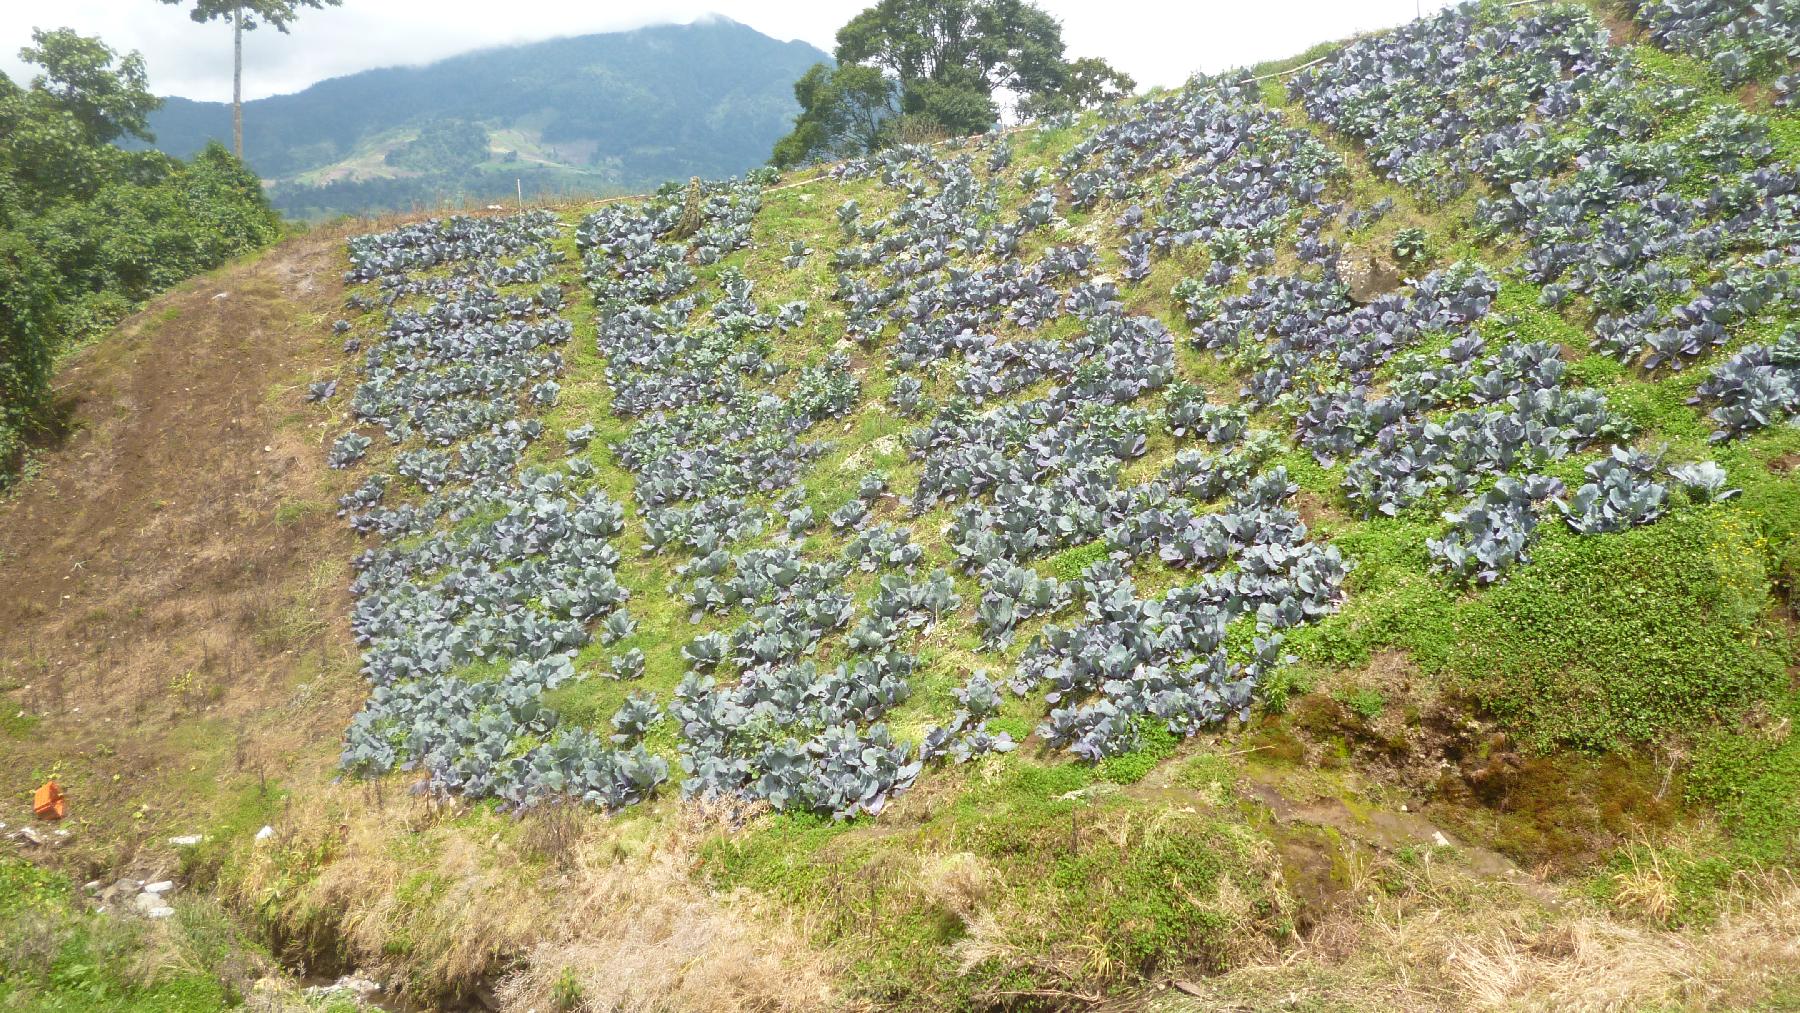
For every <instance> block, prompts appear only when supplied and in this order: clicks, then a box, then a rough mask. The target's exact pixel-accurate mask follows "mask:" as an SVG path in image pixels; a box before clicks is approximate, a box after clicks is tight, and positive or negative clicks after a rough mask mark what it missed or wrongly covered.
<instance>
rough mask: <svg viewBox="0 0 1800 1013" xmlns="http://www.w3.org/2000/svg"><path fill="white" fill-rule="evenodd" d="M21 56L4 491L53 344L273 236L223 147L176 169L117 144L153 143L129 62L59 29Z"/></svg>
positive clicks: (3, 346) (1, 405)
mask: <svg viewBox="0 0 1800 1013" xmlns="http://www.w3.org/2000/svg"><path fill="white" fill-rule="evenodd" d="M20 55H21V56H22V57H24V59H26V60H27V61H29V62H31V63H33V64H35V65H36V66H37V67H38V68H40V72H39V73H38V74H36V75H35V76H33V78H32V79H31V83H30V85H29V86H28V87H21V86H19V85H18V84H17V83H15V82H13V81H12V80H11V79H9V78H8V77H7V76H6V75H5V74H0V480H3V477H4V473H5V471H6V469H7V466H8V464H9V463H10V462H11V461H13V460H14V459H15V458H16V457H17V455H18V452H19V448H20V446H21V440H22V437H23V434H24V433H25V432H26V431H27V430H28V429H29V428H30V427H31V426H32V425H33V423H34V420H35V419H36V418H37V417H38V416H39V413H40V411H41V409H42V406H43V403H44V398H45V393H46V391H47V389H48V385H49V379H50V369H51V364H52V362H53V361H54V356H55V352H56V349H57V348H58V347H59V346H60V345H62V344H64V343H66V342H68V341H71V340H75V339H79V338H81V337H83V336H85V335H87V334H90V333H94V332H96V331H99V330H101V329H104V328H106V327H108V326H110V325H111V324H112V323H114V322H115V321H117V320H118V319H119V318H120V317H122V316H123V315H124V314H125V313H127V312H129V311H130V310H131V308H132V307H133V306H134V305H135V304H136V303H138V302H140V301H142V300H143V299H146V298H148V297H149V296H151V295H154V294H155V293H156V292H159V291H161V290H162V289H164V288H167V287H169V286H170V285H173V284H174V283H176V282H178V281H180V280H181V279H183V278H186V277H187V276H189V275H191V274H194V273H195V272H197V271H201V270H205V269H207V268H210V267H213V266H216V265H217V264H219V263H221V262H223V261H224V260H225V259H226V258H228V257H231V256H235V255H237V254H239V253H242V252H244V251H245V250H249V249H253V248H255V247H256V246H259V245H261V244H262V243H265V242H267V241H268V240H270V239H272V238H274V236H275V234H276V231H277V229H278V227H279V220H278V219H277V218H276V216H275V214H274V212H272V211H271V210H270V209H269V205H268V203H267V202H266V201H265V200H264V199H263V195H262V187H261V184H260V183H259V182H258V181H257V179H256V177H255V176H254V175H252V174H251V173H250V172H249V171H248V170H246V169H245V168H244V166H243V164H242V163H241V162H239V161H238V160H237V159H236V158H233V157H232V155H231V153H230V152H228V151H226V150H225V149H224V148H222V147H220V146H218V145H213V146H212V147H211V148H208V149H207V150H205V151H202V152H201V153H200V154H198V155H196V156H195V157H194V158H193V160H192V161H189V162H182V161H180V160H178V159H174V158H170V157H169V156H167V155H165V154H163V153H161V152H159V151H126V150H123V149H122V148H120V147H118V146H117V145H115V144H114V143H113V142H114V141H117V140H119V139H121V138H124V137H127V136H130V137H136V138H139V139H142V140H150V139H151V137H150V133H149V130H148V128H147V127H146V117H148V116H149V114H150V113H151V112H152V111H153V110H155V109H156V107H157V105H158V104H159V100H158V99H157V98H156V97H155V96H154V95H152V94H151V93H150V90H149V84H148V81H147V79H146V75H145V73H144V61H143V58H142V57H140V56H139V55H138V54H136V53H129V54H126V55H123V56H121V55H120V54H119V53H117V52H115V51H113V50H112V49H110V48H109V47H107V46H106V45H105V43H103V42H101V41H100V40H99V39H95V38H89V37H86V36H82V35H78V34H76V33H75V32H73V31H70V30H68V29H60V30H57V31H42V30H39V31H35V32H33V33H32V45H30V46H27V47H25V48H24V49H23V50H21V52H20Z"/></svg>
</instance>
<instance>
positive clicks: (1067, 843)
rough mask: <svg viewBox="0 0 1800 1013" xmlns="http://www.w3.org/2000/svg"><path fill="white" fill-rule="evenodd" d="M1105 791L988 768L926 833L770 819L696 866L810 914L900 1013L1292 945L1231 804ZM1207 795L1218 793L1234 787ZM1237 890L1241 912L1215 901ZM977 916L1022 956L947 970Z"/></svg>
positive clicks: (1042, 771)
mask: <svg viewBox="0 0 1800 1013" xmlns="http://www.w3.org/2000/svg"><path fill="white" fill-rule="evenodd" d="M1163 735H1164V736H1167V732H1166V731H1165V732H1164V733H1163ZM1102 776H1103V774H1102ZM1095 779H1096V772H1095V771H1094V770H1093V769H1092V768H1090V767H1087V766H1082V765H1076V764H1067V763H1064V764H1054V765H1049V766H1045V765H1040V764H1038V763H1036V762H1033V761H1030V760H990V761H986V762H985V763H984V764H983V765H982V769H981V770H979V771H976V772H974V773H972V774H971V775H970V776H969V777H968V778H967V780H966V781H965V782H964V783H963V784H961V785H959V787H960V788H961V790H959V791H958V792H956V793H955V794H954V795H952V796H948V797H947V798H948V800H947V801H946V802H945V803H944V804H943V805H942V806H941V807H936V808H933V809H932V810H930V811H929V812H928V813H925V814H922V816H921V814H918V813H916V812H915V813H913V814H912V815H914V816H915V817H921V818H905V817H899V818H900V819H901V823H899V824H898V825H894V826H892V828H891V829H884V824H885V823H886V822H887V821H886V820H885V819H884V820H883V821H882V822H878V823H873V824H869V823H867V822H866V821H858V822H855V823H851V824H841V823H836V824H834V823H832V822H830V821H828V820H825V819H821V818H818V817H812V816H801V815H791V814H784V815H778V816H773V817H770V818H769V819H767V820H765V821H763V822H762V823H761V824H760V825H759V827H758V828H757V829H756V830H755V831H754V832H751V833H749V834H744V835H738V836H734V837H719V838H715V839H714V840H713V841H712V842H711V843H710V844H708V845H707V847H706V848H705V849H704V851H703V856H704V860H703V865H702V868H703V871H704V873H705V875H706V876H707V877H708V879H709V881H710V882H711V883H712V884H713V885H714V886H716V887H719V888H730V887H735V886H749V887H752V888H754V889H757V890H759V891H762V892H764V893H767V894H769V895H772V896H774V897H776V898H778V899H780V900H781V902H782V903H783V904H784V905H788V906H790V907H791V908H793V909H796V910H803V911H806V912H808V913H809V917H810V923H811V924H814V925H816V926H817V929H816V935H817V936H818V937H819V939H820V941H824V942H830V943H835V944H837V945H839V946H841V947H843V948H844V949H845V950H847V951H848V953H849V955H850V959H851V961H852V965H851V971H850V980H851V984H852V987H853V989H854V991H855V993H856V994H858V995H860V996H862V997H864V998H867V999H870V1000H873V1001H878V1002H885V1003H889V1004H892V1005H895V1006H897V1007H905V1008H912V1007H918V1006H949V1007H960V1006H965V1005H968V1004H971V1003H974V1002H975V1001H976V1000H977V999H978V998H979V997H981V996H984V995H991V994H992V993H998V992H1007V991H1023V990H1031V989H1039V988H1052V989H1054V988H1079V989H1098V990H1101V991H1107V990H1111V989H1114V988H1121V987H1124V986H1125V985H1126V984H1127V983H1128V982H1129V981H1132V980H1136V978H1137V976H1138V975H1142V974H1153V973H1155V972H1156V971H1157V969H1159V968H1174V967H1180V966H1198V968H1200V969H1201V970H1214V969H1217V968H1218V967H1219V966H1220V965H1221V961H1222V958H1223V953H1224V947H1225V946H1226V944H1227V940H1228V937H1229V936H1230V934H1231V933H1233V932H1242V931H1245V930H1246V925H1245V924H1244V922H1245V919H1249V920H1250V921H1251V922H1253V923H1255V924H1257V925H1261V926H1263V930H1266V931H1270V932H1277V933H1279V932H1281V931H1283V928H1282V922H1281V919H1280V918H1279V917H1278V915H1279V911H1278V902H1277V901H1276V899H1275V898H1274V897H1272V896H1271V895H1270V894H1269V893H1268V882H1267V880H1266V879H1264V878H1262V877H1263V875H1264V874H1265V872H1266V870H1265V869H1263V868H1262V864H1261V863H1262V862H1263V861H1264V858H1263V857H1262V852H1261V851H1260V849H1259V847H1258V846H1257V844H1256V838H1255V836H1254V834H1253V833H1252V832H1251V831H1249V830H1248V828H1247V827H1246V826H1245V825H1244V824H1243V822H1242V817H1241V815H1239V810H1238V809H1237V808H1236V807H1235V806H1233V805H1231V804H1229V798H1228V792H1227V796H1222V797H1221V802H1222V807H1221V808H1218V809H1213V808H1210V807H1208V806H1206V805H1204V804H1201V805H1199V806H1198V807H1197V808H1196V807H1188V809H1187V810H1186V811H1182V812H1172V811H1170V810H1169V809H1168V808H1167V807H1166V805H1164V804H1162V803H1158V802H1143V801H1137V800H1134V799H1131V798H1129V797H1127V796H1125V795H1123V794H1121V793H1120V792H1119V791H1118V790H1117V789H1113V790H1111V791H1107V792H1102V791H1098V790H1096V789H1095V788H1094V787H1093V786H1094V785H1095ZM1207 783H1208V784H1210V785H1212V786H1213V787H1214V788H1215V790H1222V787H1221V786H1227V785H1228V779H1225V778H1219V777H1214V778H1212V779H1211V780H1210V781H1208V782H1207ZM955 870H968V871H967V873H966V874H964V875H962V876H960V877H959V876H958V875H956V872H955ZM1227 881H1229V882H1230V884H1231V887H1230V892H1231V893H1232V894H1233V896H1234V897H1242V898H1244V899H1245V902H1246V906H1247V911H1246V910H1244V909H1242V908H1240V907H1239V905H1237V904H1235V903H1225V902H1224V901H1223V900H1222V898H1221V896H1220V890H1221V888H1222V887H1223V886H1224V884H1225V883H1226V882H1227ZM976 910H981V911H986V912H988V914H989V915H990V916H991V917H993V918H996V919H998V920H999V922H1000V924H1001V925H1003V926H1004V932H1003V934H1001V935H1000V936H999V938H1000V939H1001V940H1004V941H1005V942H1006V943H1007V944H1008V945H1016V946H1018V947H1020V948H1021V950H1022V953H1020V954H1018V955H1016V956H1011V957H998V956H997V957H993V958H987V959H982V960H978V961H976V962H975V963H974V964H973V965H971V966H968V967H967V968H965V969H963V970H961V971H956V970H953V968H955V962H954V957H953V955H952V947H954V946H955V944H956V943H957V942H958V941H959V940H962V939H965V938H967V936H968V933H969V931H970V930H969V921H968V919H969V918H970V917H971V915H972V913H973V912H974V911H976ZM1252 931H1255V929H1252Z"/></svg>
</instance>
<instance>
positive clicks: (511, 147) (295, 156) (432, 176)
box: [150, 18, 829, 216]
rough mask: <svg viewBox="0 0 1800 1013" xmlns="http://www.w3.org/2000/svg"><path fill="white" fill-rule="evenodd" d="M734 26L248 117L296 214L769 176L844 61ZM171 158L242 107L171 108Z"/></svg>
mask: <svg viewBox="0 0 1800 1013" xmlns="http://www.w3.org/2000/svg"><path fill="white" fill-rule="evenodd" d="M828 59H829V57H827V56H826V54H824V53H822V52H820V51H819V50H818V49H816V48H814V47H812V46H809V45H807V44H805V43H803V42H778V41H776V40H775V39H771V38H769V37H768V36H766V35H763V34H761V33H759V32H757V31H755V30H754V29H752V28H749V27H747V26H745V25H741V24H738V23H737V22H734V21H730V20H727V19H723V18H715V19H711V20H707V21H702V22H698V23H695V24H691V25H659V26H653V27H649V28H641V29H637V30H635V31H630V32H613V33H606V34H600V35H584V36H578V37H574V38H567V39H552V40H549V41H546V42H537V43H531V44H528V45H521V46H507V47H502V48H496V49H487V50H481V51H479V52H474V53H467V54H464V55H461V56H456V57H451V58H450V59H446V60H440V61H438V62H436V63H432V64H427V65H425V66H421V67H391V68H384V69H380V70H370V71H364V72H362V73H359V74H352V75H349V76H347V77H340V78H333V79H331V80H328V81H321V82H319V83H318V84H315V85H313V86H312V87H310V88H307V89H306V90H304V91H301V92H297V93H295V94H292V95H278V96H274V97H271V98H266V99H258V100H256V101H253V102H248V103H245V106H244V149H245V156H246V158H247V159H248V161H249V163H250V165H251V167H252V168H253V169H255V170H256V171H257V173H258V174H260V175H261V176H262V177H263V179H264V180H266V181H268V182H269V183H270V184H272V186H271V189H270V196H271V199H272V200H273V201H274V202H275V204H276V206H277V207H279V208H281V209H282V210H283V211H284V212H286V213H288V214H295V215H302V216H318V215H326V214H331V213H336V212H356V211H368V210H384V209H392V208H409V207H413V206H420V205H424V206H429V205H433V204H436V203H439V202H442V201H445V200H457V199H482V198H487V197H496V196H500V195H502V194H504V195H511V194H513V193H514V188H515V186H516V184H515V180H520V181H522V182H523V185H524V187H525V190H526V192H527V194H528V195H529V194H534V193H536V194H566V193H600V192H609V191H618V190H632V189H641V188H644V187H647V186H652V185H655V184H657V183H660V182H662V181H664V180H667V179H685V178H687V177H688V176H692V175H700V176H706V177H720V176H730V175H734V174H738V173H742V172H744V171H745V170H747V169H750V168H752V167H754V166H756V165H759V164H761V163H762V162H763V161H764V160H765V159H766V158H767V157H768V154H769V149H770V147H771V145H772V144H773V143H774V141H775V139H776V138H778V137H780V136H781V135H782V134H783V133H784V132H786V130H787V129H788V128H789V127H790V126H791V125H792V120H793V116H794V114H795V112H796V111H797V110H798V107H797V106H796V105H795V103H794V96H793V84H794V81H795V80H796V79H797V78H798V77H799V76H800V75H801V74H802V73H803V72H804V71H805V70H806V69H807V68H808V67H810V66H812V65H813V64H814V63H816V62H819V61H821V60H828ZM150 126H151V129H152V131H153V132H154V133H155V135H156V146H157V147H159V148H162V149H163V150H165V151H168V152H171V153H174V154H182V155H186V154H190V153H192V152H194V151H198V150H199V149H200V148H202V147H204V146H205V144H206V142H207V141H208V140H209V139H214V138H217V139H221V140H225V141H229V139H230V137H231V107H230V105H229V104H228V103H223V102H195V101H192V100H189V99H182V98H170V99H168V100H167V104H166V105H165V106H164V107H163V108H162V109H161V110H160V111H158V112H157V113H156V114H155V115H153V116H152V117H151V120H150Z"/></svg>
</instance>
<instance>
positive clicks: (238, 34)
mask: <svg viewBox="0 0 1800 1013" xmlns="http://www.w3.org/2000/svg"><path fill="white" fill-rule="evenodd" d="M231 50H232V52H231V150H232V151H234V152H236V153H237V157H238V161H240V162H241V161H243V159H244V9H243V8H242V7H239V8H237V9H235V10H233V11H232V12H231Z"/></svg>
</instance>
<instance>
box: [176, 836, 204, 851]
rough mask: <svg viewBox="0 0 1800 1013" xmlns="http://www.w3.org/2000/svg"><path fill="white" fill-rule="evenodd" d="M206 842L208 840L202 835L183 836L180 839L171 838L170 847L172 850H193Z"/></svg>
mask: <svg viewBox="0 0 1800 1013" xmlns="http://www.w3.org/2000/svg"><path fill="white" fill-rule="evenodd" d="M204 840H206V838H205V837H204V836H202V835H200V834H183V835H182V836H180V837H171V838H169V846H170V847H172V848H191V847H193V846H194V845H196V844H199V843H200V842H201V841H204Z"/></svg>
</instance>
